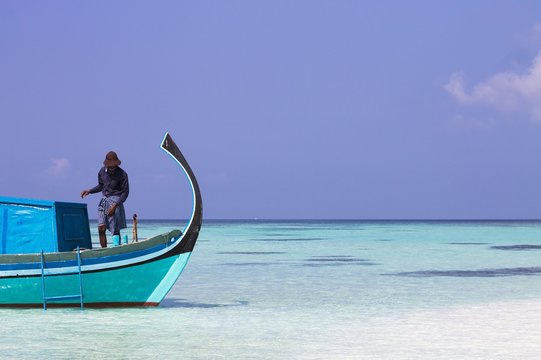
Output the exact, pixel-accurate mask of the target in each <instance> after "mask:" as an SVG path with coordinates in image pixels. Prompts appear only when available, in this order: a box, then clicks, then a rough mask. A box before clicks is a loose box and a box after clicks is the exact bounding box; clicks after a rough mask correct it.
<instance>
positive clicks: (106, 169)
mask: <svg viewBox="0 0 541 360" xmlns="http://www.w3.org/2000/svg"><path fill="white" fill-rule="evenodd" d="M120 164H121V161H120V160H119V159H118V156H117V154H116V153H115V152H114V151H109V152H108V153H107V155H105V160H104V161H103V167H102V168H101V169H100V171H99V173H98V185H96V186H95V187H93V188H92V189H89V190H83V191H81V198H85V197H86V196H87V195H89V194H94V193H97V192H100V191H101V192H102V194H103V198H102V199H101V201H100V203H99V205H98V233H99V237H100V244H101V247H107V235H106V234H105V231H106V230H107V229H108V230H109V231H110V232H111V234H113V235H118V236H119V237H120V229H125V228H126V214H125V212H124V201H126V199H127V198H128V194H129V192H130V186H129V183H128V174H127V173H126V172H125V171H124V170H122V169H121V168H120V167H119V165H120Z"/></svg>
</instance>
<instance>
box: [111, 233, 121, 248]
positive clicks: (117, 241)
mask: <svg viewBox="0 0 541 360" xmlns="http://www.w3.org/2000/svg"><path fill="white" fill-rule="evenodd" d="M118 245H120V235H113V246H118Z"/></svg>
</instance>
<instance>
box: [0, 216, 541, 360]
mask: <svg viewBox="0 0 541 360" xmlns="http://www.w3.org/2000/svg"><path fill="white" fill-rule="evenodd" d="M95 225H96V224H95V223H91V227H92V236H93V241H94V243H95V246H98V239H97V230H96V226H95ZM171 228H180V229H182V228H183V224H176V223H175V222H172V221H141V222H140V223H139V235H140V237H143V238H144V237H148V236H151V235H155V234H158V233H162V232H165V231H168V230H170V229H171ZM124 233H125V234H128V235H129V236H130V237H131V229H127V230H126V231H124ZM109 242H111V240H110V239H109ZM540 275H541V222H538V221H262V220H260V221H255V220H254V221H205V222H204V224H203V227H202V231H201V234H200V237H199V240H198V242H197V244H196V247H195V249H194V252H193V255H192V257H191V259H190V261H189V263H188V266H187V267H186V269H185V271H184V273H183V274H182V275H181V277H180V278H179V280H178V281H177V283H176V284H175V286H174V287H173V289H172V290H171V292H170V293H169V294H168V296H167V297H166V299H165V300H164V301H163V303H162V304H161V305H160V306H159V307H155V308H128V309H85V310H84V311H80V310H78V309H56V308H53V309H49V310H47V311H43V310H41V309H24V310H21V309H0V318H1V319H2V326H1V330H0V334H1V336H0V358H2V359H4V358H6V359H83V358H84V359H180V358H182V359H539V358H541V343H540V341H539V339H541V277H540Z"/></svg>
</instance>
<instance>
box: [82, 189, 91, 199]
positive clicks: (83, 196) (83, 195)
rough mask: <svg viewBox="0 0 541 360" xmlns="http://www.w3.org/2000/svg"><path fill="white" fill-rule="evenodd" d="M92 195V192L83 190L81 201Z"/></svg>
mask: <svg viewBox="0 0 541 360" xmlns="http://www.w3.org/2000/svg"><path fill="white" fill-rule="evenodd" d="M89 194H90V191H88V190H83V191H81V199H84V198H85V197H86V196H88V195H89Z"/></svg>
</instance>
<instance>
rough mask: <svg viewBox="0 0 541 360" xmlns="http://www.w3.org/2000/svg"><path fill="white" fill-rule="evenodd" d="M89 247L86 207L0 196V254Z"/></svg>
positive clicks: (76, 204) (90, 241) (90, 242)
mask: <svg viewBox="0 0 541 360" xmlns="http://www.w3.org/2000/svg"><path fill="white" fill-rule="evenodd" d="M77 247H79V248H82V249H91V248H92V239H91V237H90V226H89V223H88V211H87V208H86V204H79V203H69V202H59V201H49V200H35V199H21V198H10V197H1V196H0V254H29V253H41V252H42V251H43V252H62V251H73V250H75V249H76V248H77Z"/></svg>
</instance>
